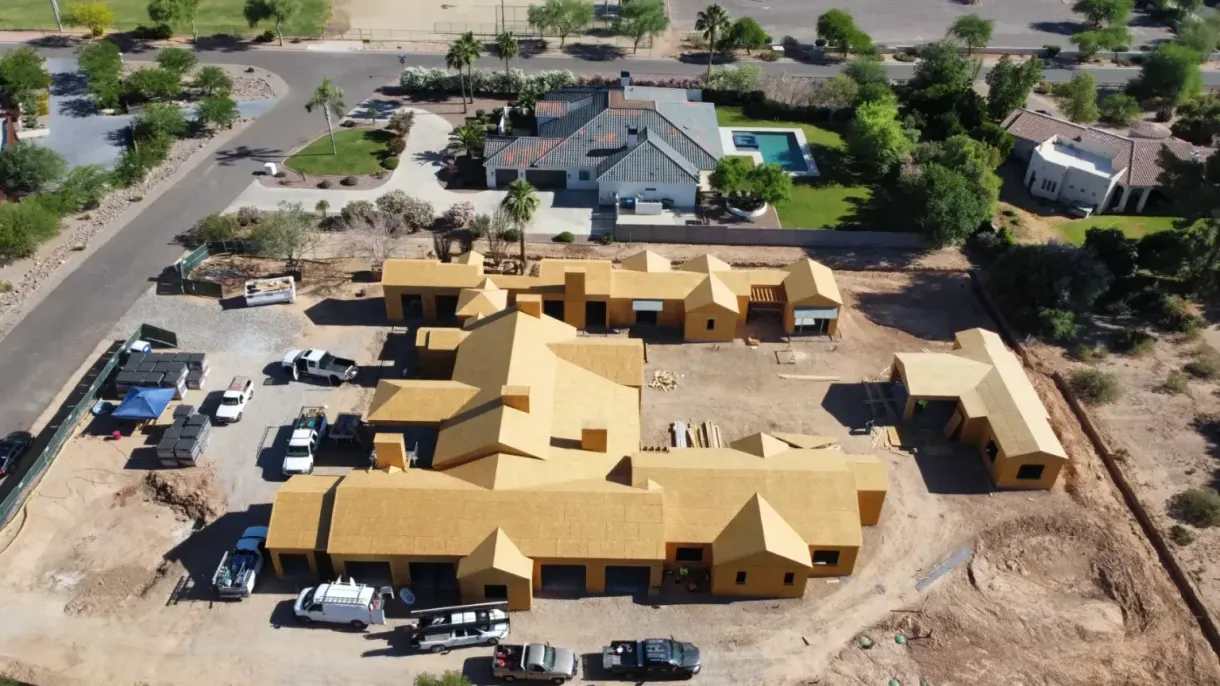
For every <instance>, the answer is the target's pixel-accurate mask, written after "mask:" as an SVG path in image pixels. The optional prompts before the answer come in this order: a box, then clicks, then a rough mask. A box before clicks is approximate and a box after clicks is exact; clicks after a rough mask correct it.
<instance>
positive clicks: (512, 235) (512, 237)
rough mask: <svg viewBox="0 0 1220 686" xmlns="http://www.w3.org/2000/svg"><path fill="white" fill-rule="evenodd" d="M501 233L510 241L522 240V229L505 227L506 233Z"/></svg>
mask: <svg viewBox="0 0 1220 686" xmlns="http://www.w3.org/2000/svg"><path fill="white" fill-rule="evenodd" d="M500 235H501V236H503V237H504V240H505V241H508V242H509V243H516V242H517V241H519V240H521V230H520V229H504V233H502V234H500Z"/></svg>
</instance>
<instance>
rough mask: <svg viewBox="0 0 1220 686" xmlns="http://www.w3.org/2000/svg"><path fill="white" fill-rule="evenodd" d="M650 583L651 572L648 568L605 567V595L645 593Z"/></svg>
mask: <svg viewBox="0 0 1220 686" xmlns="http://www.w3.org/2000/svg"><path fill="white" fill-rule="evenodd" d="M651 583H652V570H651V569H650V568H648V567H637V566H627V565H614V566H608V567H606V593H608V594H610V595H636V594H639V593H647V592H648V587H649V586H650V585H651Z"/></svg>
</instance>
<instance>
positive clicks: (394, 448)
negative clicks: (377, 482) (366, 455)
mask: <svg viewBox="0 0 1220 686" xmlns="http://www.w3.org/2000/svg"><path fill="white" fill-rule="evenodd" d="M373 452H374V453H376V455H377V468H378V469H384V470H386V471H390V468H391V467H397V468H398V469H407V468H408V467H410V466H411V463H410V461H408V460H407V448H406V446H405V445H403V442H402V434H376V435H375V436H373Z"/></svg>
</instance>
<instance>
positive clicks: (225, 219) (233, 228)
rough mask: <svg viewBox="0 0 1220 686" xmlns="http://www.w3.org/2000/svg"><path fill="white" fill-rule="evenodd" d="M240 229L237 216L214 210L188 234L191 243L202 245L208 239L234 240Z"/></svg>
mask: <svg viewBox="0 0 1220 686" xmlns="http://www.w3.org/2000/svg"><path fill="white" fill-rule="evenodd" d="M240 231H241V225H240V224H238V223H237V217H235V216H233V215H231V214H219V213H217V212H213V213H212V214H209V215H208V216H206V217H204V218H203V219H200V220H199V222H198V223H197V224H195V226H194V227H193V228H192V229H191V230H190V231H189V232H188V234H187V235H188V237H189V238H190V241H189V242H190V245H200V244H202V243H207V242H208V241H228V240H233V239H234V238H236V237H237V235H238V233H239V232H240Z"/></svg>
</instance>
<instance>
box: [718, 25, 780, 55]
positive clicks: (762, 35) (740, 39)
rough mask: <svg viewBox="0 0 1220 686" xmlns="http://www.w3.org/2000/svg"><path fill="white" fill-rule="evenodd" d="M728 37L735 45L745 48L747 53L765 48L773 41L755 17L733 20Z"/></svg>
mask: <svg viewBox="0 0 1220 686" xmlns="http://www.w3.org/2000/svg"><path fill="white" fill-rule="evenodd" d="M728 37H729V39H730V40H732V41H733V47H736V48H742V49H744V50H745V51H746V54H749V53H750V52H752V51H754V50H761V49H763V48H764V47H766V45H767V43H769V42H770V41H771V36H769V35H768V34H767V32H766V30H765V29H763V27H762V24H759V23H758V20H757V19H754V18H753V17H742V18H741V19H738V20H737V21H735V22H733V25H732V26H731V27H730V28H729V36H728Z"/></svg>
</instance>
